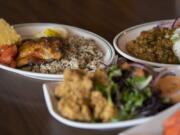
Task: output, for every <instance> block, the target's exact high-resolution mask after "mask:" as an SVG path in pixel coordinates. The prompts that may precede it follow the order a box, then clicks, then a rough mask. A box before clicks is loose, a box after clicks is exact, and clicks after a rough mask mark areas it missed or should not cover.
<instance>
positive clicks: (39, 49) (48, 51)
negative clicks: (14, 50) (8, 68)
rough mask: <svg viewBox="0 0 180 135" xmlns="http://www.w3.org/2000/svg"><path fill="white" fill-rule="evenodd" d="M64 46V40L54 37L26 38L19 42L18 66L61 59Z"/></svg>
mask: <svg viewBox="0 0 180 135" xmlns="http://www.w3.org/2000/svg"><path fill="white" fill-rule="evenodd" d="M62 46H63V43H62V40H61V39H58V38H54V37H43V38H38V39H28V40H24V41H23V42H21V43H20V44H19V48H18V55H17V59H16V60H17V67H22V66H25V65H32V64H41V63H44V62H47V61H53V60H59V59H60V58H62V56H63V54H62V49H61V48H62Z"/></svg>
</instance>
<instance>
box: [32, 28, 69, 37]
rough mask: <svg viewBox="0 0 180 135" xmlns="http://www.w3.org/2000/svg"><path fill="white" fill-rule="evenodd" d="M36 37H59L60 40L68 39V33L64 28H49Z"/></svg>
mask: <svg viewBox="0 0 180 135" xmlns="http://www.w3.org/2000/svg"><path fill="white" fill-rule="evenodd" d="M36 37H59V38H63V39H65V38H67V37H68V31H67V30H66V29H64V28H59V27H58V28H47V29H45V30H43V31H42V32H40V33H38V34H37V35H36Z"/></svg>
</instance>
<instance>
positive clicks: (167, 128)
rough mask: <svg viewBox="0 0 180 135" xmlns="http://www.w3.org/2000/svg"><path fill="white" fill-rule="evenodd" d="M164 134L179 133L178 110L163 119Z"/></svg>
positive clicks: (179, 115) (179, 134)
mask: <svg viewBox="0 0 180 135" xmlns="http://www.w3.org/2000/svg"><path fill="white" fill-rule="evenodd" d="M164 135H180V110H178V111H177V112H176V113H175V114H173V115H172V116H171V117H170V118H168V119H167V120H166V121H165V123H164Z"/></svg>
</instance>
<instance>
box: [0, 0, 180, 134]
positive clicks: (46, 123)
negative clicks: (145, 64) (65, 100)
mask: <svg viewBox="0 0 180 135" xmlns="http://www.w3.org/2000/svg"><path fill="white" fill-rule="evenodd" d="M179 7H180V0H109V1H108V0H0V18H1V17H2V18H4V19H6V20H7V21H8V22H10V23H11V24H18V23H29V22H52V23H62V24H67V25H73V26H77V27H80V28H84V29H87V30H90V31H92V32H95V33H97V34H99V35H101V36H103V37H104V38H106V39H107V40H108V41H109V42H111V43H112V40H113V38H114V36H115V35H116V34H117V33H118V32H120V31H122V30H123V29H125V28H128V27H130V26H133V25H137V24H141V23H145V22H149V21H154V20H161V19H171V18H175V17H178V16H180V8H179ZM44 82H45V81H40V80H36V79H31V78H27V77H23V76H21V75H17V74H14V73H10V72H7V71H4V70H0V135H76V134H77V135H92V134H93V135H116V134H117V133H118V132H119V131H120V130H119V129H117V130H111V131H92V130H81V129H75V128H71V127H67V126H65V125H63V124H61V123H59V122H58V121H56V120H55V119H54V118H53V117H51V115H50V114H49V113H48V111H47V108H46V105H45V101H44V97H43V92H42V83H44Z"/></svg>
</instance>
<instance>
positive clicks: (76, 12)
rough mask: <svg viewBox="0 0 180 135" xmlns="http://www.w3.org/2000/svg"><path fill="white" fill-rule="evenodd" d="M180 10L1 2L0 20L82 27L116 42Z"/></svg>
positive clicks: (160, 0)
mask: <svg viewBox="0 0 180 135" xmlns="http://www.w3.org/2000/svg"><path fill="white" fill-rule="evenodd" d="M179 7H180V0H109V1H108V0H0V17H2V18H4V19H6V20H7V21H9V22H10V23H12V24H17V23H28V22H53V23H62V24H67V25H73V26H78V27H81V28H84V29H88V30H90V31H93V32H95V33H97V34H100V35H101V36H103V37H105V38H107V39H108V40H109V41H112V39H113V37H114V36H115V35H116V34H117V33H118V32H120V31H121V30H123V29H125V28H127V27H130V26H133V25H137V24H140V23H145V22H149V21H154V20H161V19H171V18H175V17H178V16H180V9H179Z"/></svg>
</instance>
